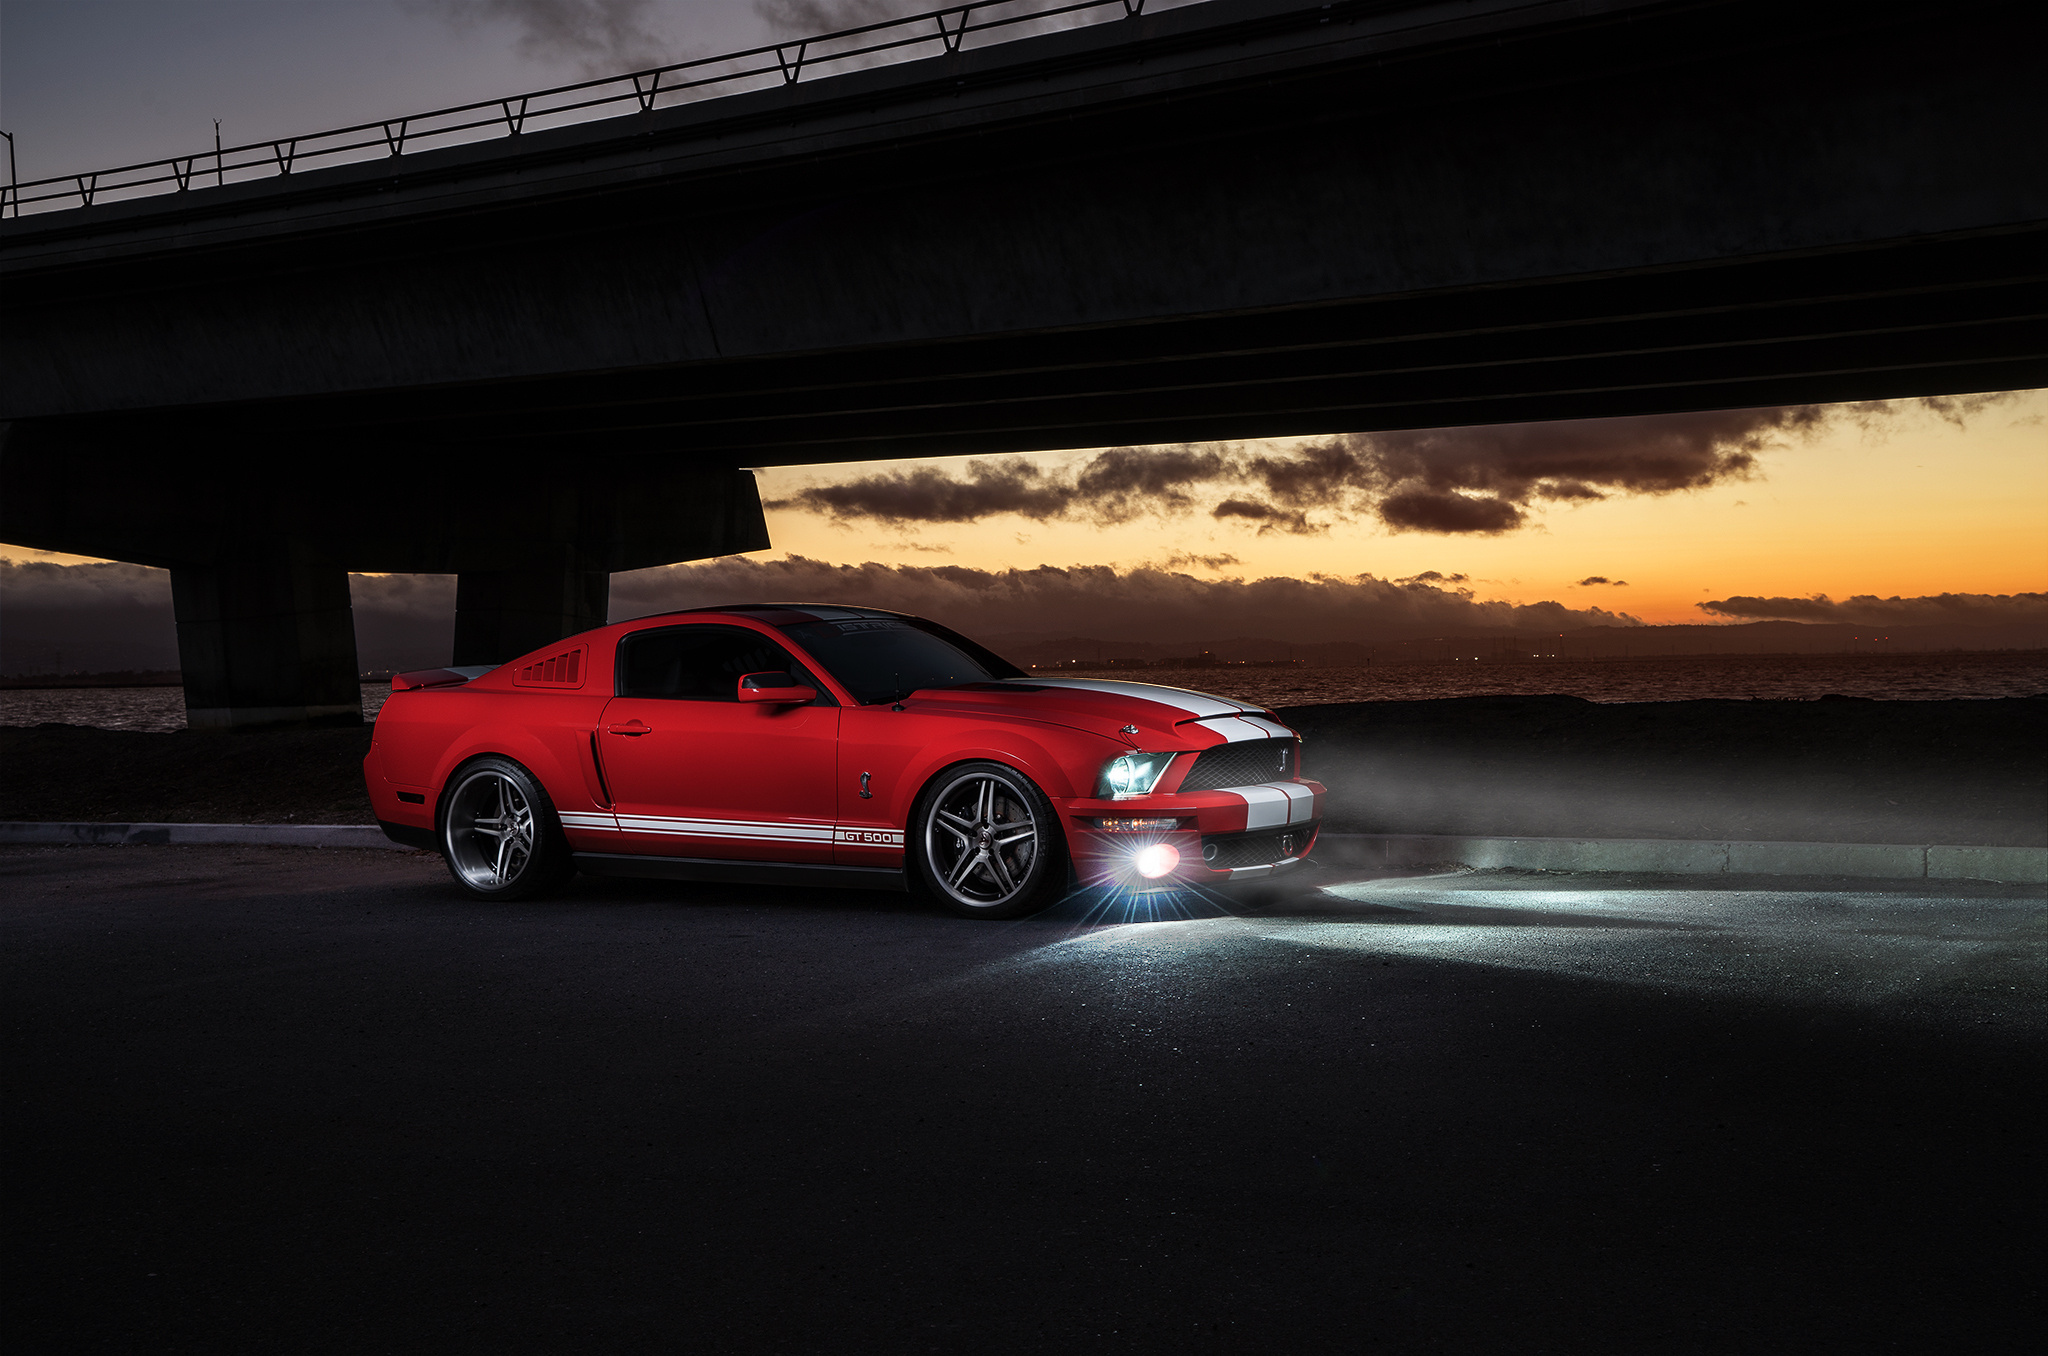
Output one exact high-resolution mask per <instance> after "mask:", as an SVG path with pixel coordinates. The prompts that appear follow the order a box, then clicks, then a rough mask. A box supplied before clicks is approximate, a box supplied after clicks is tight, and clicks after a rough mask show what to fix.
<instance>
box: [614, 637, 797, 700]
mask: <svg viewBox="0 0 2048 1356" xmlns="http://www.w3.org/2000/svg"><path fill="white" fill-rule="evenodd" d="M748 673H787V674H790V675H792V676H794V677H795V679H796V680H797V682H798V683H800V684H802V685H803V686H805V687H814V688H816V689H818V700H819V703H820V704H823V705H830V704H831V702H832V699H831V697H830V696H828V695H826V692H825V685H824V684H823V683H821V682H819V681H818V680H817V679H816V678H814V677H812V676H811V671H810V670H809V669H807V668H805V667H804V666H803V665H802V664H800V663H798V662H797V660H796V657H795V656H794V655H792V654H790V652H789V651H787V650H785V649H783V648H782V647H781V646H780V645H777V644H776V643H775V642H774V641H772V640H770V639H769V638H768V637H766V636H764V635H762V634H761V633H760V632H758V631H749V630H747V629H745V628H744V627H739V626H710V625H706V626H668V627H662V628H661V629H659V630H654V631H635V632H633V633H632V634H631V635H629V636H627V637H626V638H625V639H624V640H622V641H620V642H619V695H620V696H621V697H670V698H679V699H681V700H684V701H698V702H732V701H738V700H739V695H738V694H739V685H740V676H741V675H742V674H748Z"/></svg>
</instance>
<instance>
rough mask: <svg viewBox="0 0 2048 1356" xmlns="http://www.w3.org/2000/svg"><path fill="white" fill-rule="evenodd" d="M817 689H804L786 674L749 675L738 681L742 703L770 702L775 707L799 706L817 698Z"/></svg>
mask: <svg viewBox="0 0 2048 1356" xmlns="http://www.w3.org/2000/svg"><path fill="white" fill-rule="evenodd" d="M817 695H818V689H816V688H814V687H804V686H803V685H801V684H800V683H798V682H797V680H796V679H794V678H792V677H790V676H789V675H788V674H786V673H749V674H746V675H745V676H743V677H742V678H741V679H740V692H739V697H740V700H741V701H743V702H770V703H773V704H774V705H776V706H801V705H802V704H803V703H805V702H808V701H813V700H815V699H816V698H817Z"/></svg>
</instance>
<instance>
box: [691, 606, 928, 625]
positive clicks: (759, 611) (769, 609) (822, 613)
mask: <svg viewBox="0 0 2048 1356" xmlns="http://www.w3.org/2000/svg"><path fill="white" fill-rule="evenodd" d="M700 612H717V613H721V614H723V615H726V616H738V617H751V618H753V619H754V620H755V621H760V622H766V623H767V624H768V625H770V626H800V625H802V624H803V623H805V622H814V621H860V620H863V619H874V620H883V619H889V620H895V619H900V618H902V617H904V616H906V615H907V614H906V613H902V612H887V611H884V610H883V609H881V608H879V607H842V606H840V605H839V604H837V603H727V604H724V605H721V606H718V607H687V608H683V609H681V610H680V611H677V612H667V613H663V614H662V615H663V616H669V617H687V616H689V615H691V614H693V613H700Z"/></svg>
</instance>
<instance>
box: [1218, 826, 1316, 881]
mask: <svg viewBox="0 0 2048 1356" xmlns="http://www.w3.org/2000/svg"><path fill="white" fill-rule="evenodd" d="M1308 835H1309V830H1308V828H1307V827H1303V828H1296V829H1282V830H1280V831H1279V832H1277V833H1233V834H1227V835H1225V834H1218V835H1216V836H1214V837H1210V838H1204V839H1203V840H1202V865H1204V866H1206V867H1208V868H1210V869H1211V870H1213V871H1231V870H1235V869H1236V868H1238V867H1241V866H1271V865H1272V864H1273V863H1275V862H1281V861H1285V860H1287V859H1288V858H1289V857H1292V856H1294V855H1296V854H1297V853H1299V852H1300V851H1301V849H1302V845H1303V844H1305V843H1307V842H1308Z"/></svg>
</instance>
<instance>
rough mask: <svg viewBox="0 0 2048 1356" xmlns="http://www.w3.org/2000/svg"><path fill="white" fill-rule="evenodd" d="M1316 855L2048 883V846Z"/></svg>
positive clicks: (1508, 844) (1348, 861)
mask: <svg viewBox="0 0 2048 1356" xmlns="http://www.w3.org/2000/svg"><path fill="white" fill-rule="evenodd" d="M1315 855H1316V857H1317V858H1318V859H1320V860H1322V861H1325V862H1328V863H1330V864H1332V865H1335V866H1364V867H1417V866H1476V867H1495V868H1499V867H1506V868H1511V869H1515V870H1522V871H1649V872H1660V873H1666V872H1668V873H1674V874H1680V875H1745V876H1853V877H1860V878H1864V879H1869V880H1988V881H1999V882H2003V883H2008V884H2015V885H2040V884H2048V848H2037V847H1964V846H1950V845H1946V844H1910V843H1744V842H1732V841H1730V842H1702V841H1695V840H1690V839H1683V838H1461V837H1454V836H1451V835H1440V834H1413V833H1324V834H1322V835H1320V836H1319V837H1318V838H1317V839H1316V845H1315Z"/></svg>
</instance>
